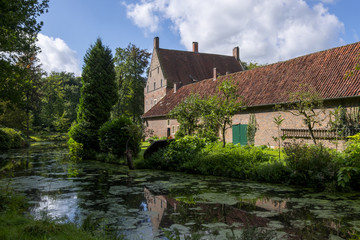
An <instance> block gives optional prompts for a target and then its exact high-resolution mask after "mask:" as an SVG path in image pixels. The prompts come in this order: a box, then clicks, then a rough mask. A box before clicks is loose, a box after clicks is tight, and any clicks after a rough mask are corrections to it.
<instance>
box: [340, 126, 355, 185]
mask: <svg viewBox="0 0 360 240" xmlns="http://www.w3.org/2000/svg"><path fill="white" fill-rule="evenodd" d="M348 138H349V139H350V141H349V142H348V143H347V146H346V149H345V158H344V159H343V160H342V161H341V162H340V164H341V166H340V169H339V171H338V173H337V183H338V185H339V186H340V187H342V188H346V187H352V188H354V189H357V190H358V189H360V133H358V134H356V135H354V136H350V137H348ZM340 160H341V159H340Z"/></svg>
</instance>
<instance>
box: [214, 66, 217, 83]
mask: <svg viewBox="0 0 360 240" xmlns="http://www.w3.org/2000/svg"><path fill="white" fill-rule="evenodd" d="M216 77H217V72H216V68H213V80H214V81H215V80H216Z"/></svg>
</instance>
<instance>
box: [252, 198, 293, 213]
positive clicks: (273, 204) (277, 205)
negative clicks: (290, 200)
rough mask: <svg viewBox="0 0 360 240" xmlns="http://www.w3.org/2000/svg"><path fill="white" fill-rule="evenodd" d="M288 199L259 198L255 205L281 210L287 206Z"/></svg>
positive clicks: (270, 209) (271, 209)
mask: <svg viewBox="0 0 360 240" xmlns="http://www.w3.org/2000/svg"><path fill="white" fill-rule="evenodd" d="M286 203H287V201H280V202H279V201H274V200H272V199H258V200H256V203H255V205H256V206H257V207H259V208H263V209H266V210H269V211H277V212H279V213H280V212H281V210H284V209H285V208H286Z"/></svg>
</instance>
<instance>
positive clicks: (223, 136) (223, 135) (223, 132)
mask: <svg viewBox="0 0 360 240" xmlns="http://www.w3.org/2000/svg"><path fill="white" fill-rule="evenodd" d="M225 131H226V127H223V128H222V138H223V147H225V144H226V141H225Z"/></svg>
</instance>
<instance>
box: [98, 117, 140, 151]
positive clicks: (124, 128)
mask: <svg viewBox="0 0 360 240" xmlns="http://www.w3.org/2000/svg"><path fill="white" fill-rule="evenodd" d="M99 139H100V149H101V150H102V151H103V152H108V153H111V154H114V155H116V156H123V155H124V153H125V151H126V149H127V148H130V149H131V150H132V151H133V153H134V155H135V156H136V155H137V154H138V153H139V151H140V144H141V131H140V129H139V128H138V126H137V125H136V124H134V123H133V122H131V120H130V119H129V118H126V117H125V116H123V117H120V118H117V119H113V120H110V121H108V122H106V123H104V125H103V126H101V128H100V130H99Z"/></svg>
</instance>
